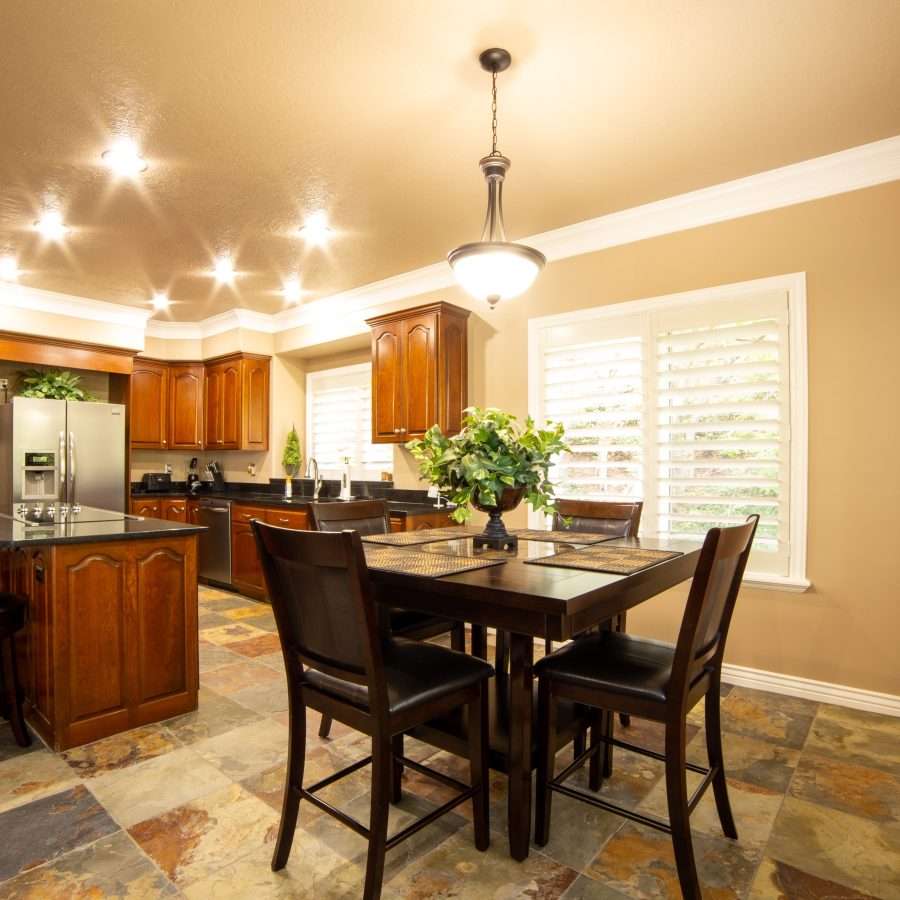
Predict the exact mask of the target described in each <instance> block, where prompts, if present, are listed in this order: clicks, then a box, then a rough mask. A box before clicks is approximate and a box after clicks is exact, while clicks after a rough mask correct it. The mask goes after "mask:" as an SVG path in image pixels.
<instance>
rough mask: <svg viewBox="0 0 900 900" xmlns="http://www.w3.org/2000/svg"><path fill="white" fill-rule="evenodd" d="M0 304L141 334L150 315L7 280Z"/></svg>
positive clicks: (0, 286) (146, 311)
mask: <svg viewBox="0 0 900 900" xmlns="http://www.w3.org/2000/svg"><path fill="white" fill-rule="evenodd" d="M3 306H8V307H12V308H14V309H24V310H27V311H31V312H44V313H51V314H52V315H57V316H71V317H72V318H75V319H88V320H89V321H91V322H103V323H105V324H107V325H121V326H124V327H126V328H136V329H140V331H141V334H143V332H144V328H145V327H146V325H147V322H148V320H149V318H150V316H151V315H153V311H152V310H149V309H136V308H135V307H133V306H123V305H122V304H120V303H108V302H106V301H105V300H92V299H91V298H89V297H77V296H75V295H73V294H60V293H57V292H56V291H45V290H42V289H41V288H35V287H29V286H28V285H25V284H14V283H11V282H7V281H0V307H3Z"/></svg>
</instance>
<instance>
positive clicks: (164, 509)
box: [160, 498, 188, 522]
mask: <svg viewBox="0 0 900 900" xmlns="http://www.w3.org/2000/svg"><path fill="white" fill-rule="evenodd" d="M160 518H161V519H168V521H170V522H187V520H188V517H187V500H182V499H180V498H176V499H168V500H162V501H160Z"/></svg>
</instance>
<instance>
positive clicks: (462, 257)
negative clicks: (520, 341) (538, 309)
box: [447, 47, 547, 309]
mask: <svg viewBox="0 0 900 900" xmlns="http://www.w3.org/2000/svg"><path fill="white" fill-rule="evenodd" d="M478 61H479V62H480V63H481V68H482V69H484V70H485V71H486V72H490V73H491V80H492V93H491V135H492V149H491V152H490V154H488V155H487V156H485V157H484V159H482V160H480V161H479V163H478V165H479V166H481V171H482V173H483V174H484V180H485V181H486V182H487V186H488V205H487V215H486V216H485V219H484V228H483V229H482V231H481V240H479V241H478V242H476V243H473V244H463V245H462V246H460V247H457V248H456V249H455V250H453V251H452V252H451V253H450V254H449V255H448V256H447V260H448V261H449V263H450V266H451V267H452V269H453V274H454V275H455V276H456V280H457V281H458V282H459V283H460V285H461V286H462V287H463V289H464V290H465V291H466V292H467V293H469V294H471V295H472V296H473V297H478V298H479V299H480V300H486V301H487V302H488V305H489V306H490V307H491V308H492V309H493V307H494V306H496V305H497V302H498V301H499V300H501V299H508V298H510V297H516V296H518V295H519V294H521V293H523V292H524V291H526V290H528V288H529V287H531V285H532V283H533V282H534V279H535V278H537V274H538V272H540V271H541V269H542V268H543V267H544V265H545V263H546V262H547V258H546V257H545V256H544V254H543V253H541V252H540V250H535V249H534V247H526V246H525V245H524V244H514V243H511V242H509V241H507V240H506V230H505V229H504V227H503V181H504V179H505V178H506V173H507V171H509V167H510V161H509V159H507V157H505V156H504V155H503V154H502V153H500V151H499V150H498V149H497V73H498V72H503V71H504V70H505V69H508V68H509V64H510V62H512V58H511V57H510V55H509V52H508V51H506V50H502V49H500V48H496V47H495V48H493V49H491V50H485V51H484V52H483V53H482V54H481V56H479V57H478Z"/></svg>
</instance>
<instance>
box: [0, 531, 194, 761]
mask: <svg viewBox="0 0 900 900" xmlns="http://www.w3.org/2000/svg"><path fill="white" fill-rule="evenodd" d="M202 530H203V529H202V528H200V527H198V526H196V525H186V524H179V523H175V522H164V521H161V520H158V519H138V518H134V517H131V516H126V517H120V518H118V519H116V520H112V521H97V522H75V521H66V522H62V523H59V522H58V523H55V524H53V523H50V524H46V525H44V524H42V525H38V526H35V525H31V524H25V523H23V522H21V521H18V520H17V519H15V518H13V517H11V516H7V515H0V589H3V590H11V591H15V592H16V593H20V594H23V595H24V596H26V597H27V598H28V624H27V626H26V629H25V632H24V640H23V639H21V638H20V639H19V640H18V641H17V646H18V651H19V653H18V657H19V662H20V666H19V672H20V676H21V679H22V682H23V686H24V691H25V715H26V718H27V719H28V721H29V723H30V724H31V725H32V727H33V728H34V729H35V730H36V731H37V732H38V733H39V734H40V735H41V737H42V738H43V739H44V740H45V741H46V742H47V744H48V745H49V746H51V747H52V748H53V749H54V750H66V749H68V748H69V747H75V746H78V745H80V744H85V743H88V742H90V741H95V740H97V739H99V738H102V737H108V736H109V735H112V734H117V733H118V732H120V731H125V730H127V729H129V728H134V727H136V726H139V725H146V724H148V723H151V722H158V721H160V720H162V719H167V718H169V717H171V716H176V715H180V714H181V713H185V712H190V711H191V710H194V709H196V708H197V689H198V681H199V672H198V630H197V535H198V534H199V533H200V532H201V531H202Z"/></svg>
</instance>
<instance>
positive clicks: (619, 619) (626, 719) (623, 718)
mask: <svg viewBox="0 0 900 900" xmlns="http://www.w3.org/2000/svg"><path fill="white" fill-rule="evenodd" d="M627 625H628V613H624V612H621V613H619V614H618V615H617V616H616V621H615V625H614V628H613V630H614V631H618V632H619V633H620V634H625V629H626V627H627ZM619 721H620V722H621V723H622V726H623V727H624V728H628V726H629V725H631V716H630V715H628V713H619Z"/></svg>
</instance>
